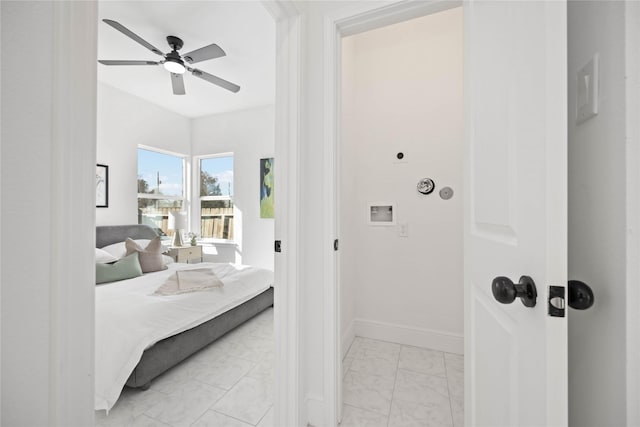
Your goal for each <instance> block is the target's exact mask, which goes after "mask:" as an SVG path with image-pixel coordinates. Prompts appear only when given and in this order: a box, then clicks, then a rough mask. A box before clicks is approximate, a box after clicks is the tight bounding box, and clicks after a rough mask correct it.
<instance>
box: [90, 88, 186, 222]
mask: <svg viewBox="0 0 640 427" xmlns="http://www.w3.org/2000/svg"><path fill="white" fill-rule="evenodd" d="M138 144H142V145H147V146H149V147H154V148H160V149H163V150H167V151H172V152H175V153H180V154H185V155H189V153H190V151H191V121H190V119H188V118H186V117H183V116H181V115H179V114H176V113H173V112H171V111H169V110H165V109H164V108H161V107H158V106H157V105H154V104H151V103H149V102H147V101H145V100H143V99H141V98H138V97H136V96H133V95H130V94H128V93H125V92H122V91H120V90H118V89H115V88H114V87H112V86H108V85H106V84H103V83H99V84H98V148H97V149H98V151H97V162H98V163H102V164H106V165H108V166H109V207H108V208H96V225H119V224H137V223H138V198H137V194H138V193H137V188H136V182H137V176H138V151H137V150H138Z"/></svg>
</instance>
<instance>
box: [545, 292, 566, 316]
mask: <svg viewBox="0 0 640 427" xmlns="http://www.w3.org/2000/svg"><path fill="white" fill-rule="evenodd" d="M548 306H549V316H551V317H564V312H565V299H564V286H549V300H548Z"/></svg>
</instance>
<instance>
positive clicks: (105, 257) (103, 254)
mask: <svg viewBox="0 0 640 427" xmlns="http://www.w3.org/2000/svg"><path fill="white" fill-rule="evenodd" d="M116 261H118V258H116V257H114V256H113V255H111V254H110V253H109V252H107V251H104V250H102V249H99V248H96V263H98V264H109V263H110V262H116Z"/></svg>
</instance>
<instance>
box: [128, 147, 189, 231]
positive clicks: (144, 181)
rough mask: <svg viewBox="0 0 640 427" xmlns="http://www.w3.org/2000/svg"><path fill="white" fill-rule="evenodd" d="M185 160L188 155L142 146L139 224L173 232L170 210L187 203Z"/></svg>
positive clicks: (139, 182)
mask: <svg viewBox="0 0 640 427" xmlns="http://www.w3.org/2000/svg"><path fill="white" fill-rule="evenodd" d="M184 163H185V158H184V156H180V155H176V154H168V153H164V152H159V151H153V150H150V149H147V148H138V224H146V225H149V226H151V227H153V228H154V229H155V230H156V231H158V232H161V233H160V234H161V235H172V234H173V230H168V229H167V225H168V221H169V212H170V211H181V210H183V207H184V206H185V203H184V198H185V197H184V195H185V182H184V181H185V180H184V175H185V174H184V170H185V167H184V166H185V165H184Z"/></svg>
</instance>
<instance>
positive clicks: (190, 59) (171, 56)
mask: <svg viewBox="0 0 640 427" xmlns="http://www.w3.org/2000/svg"><path fill="white" fill-rule="evenodd" d="M103 21H104V22H105V23H106V24H108V25H110V26H112V27H113V28H115V29H116V30H118V31H120V32H121V33H122V34H124V35H125V36H127V37H129V38H130V39H132V40H134V41H136V42H138V43H140V44H141V45H142V46H144V47H146V48H147V49H149V50H150V51H151V52H153V53H155V54H156V55H160V56H162V57H163V58H164V59H162V60H160V61H158V62H156V61H129V60H103V59H99V60H98V62H99V63H101V64H104V65H161V64H162V65H163V66H164V68H165V69H166V70H167V71H169V72H170V73H171V86H172V88H173V94H174V95H184V94H185V90H184V79H183V78H182V75H183V74H184V73H185V71H189V72H190V73H191V74H193V75H194V76H196V77H198V78H201V79H202V80H205V81H207V82H209V83H213V84H214V85H217V86H220V87H221V88H223V89H227V90H230V91H231V92H234V93H236V92H238V91H239V90H240V86H238V85H236V84H234V83H231V82H229V81H226V80H224V79H221V78H220V77H217V76H214V75H213V74H209V73H207V72H205V71H202V70H198V69H197V68H191V67H190V66H189V65H190V64H195V63H196V62H202V61H207V60H209V59H215V58H220V57H221V56H225V55H226V53H225V52H224V50H222V49H221V48H220V47H219V46H218V45H217V44H215V43H214V44H210V45H208V46H205V47H201V48H200V49H196V50H194V51H191V52H189V53H185V54H184V55H180V54H179V53H178V51H179V50H180V49H182V46H183V42H182V40H181V39H180V38H178V37H176V36H167V43H169V46H170V47H171V52H169V53H167V54H164V53H162V52H161V51H160V50H159V49H158V48H156V47H155V46H153V45H152V44H151V43H149V42H148V41H146V40H144V39H143V38H142V37H140V36H138V35H137V34H135V33H134V32H133V31H131V30H129V29H128V28H127V27H125V26H124V25H122V24H121V23H119V22H116V21H113V20H111V19H103Z"/></svg>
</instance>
